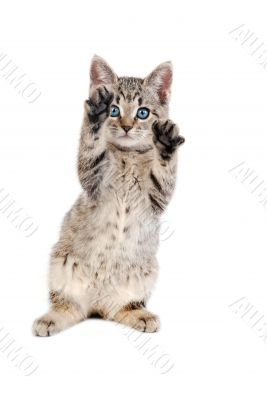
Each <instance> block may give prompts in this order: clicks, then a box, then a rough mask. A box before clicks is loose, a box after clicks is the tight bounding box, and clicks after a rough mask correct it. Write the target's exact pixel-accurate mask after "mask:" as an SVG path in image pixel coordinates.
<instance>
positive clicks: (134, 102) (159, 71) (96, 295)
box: [33, 56, 184, 336]
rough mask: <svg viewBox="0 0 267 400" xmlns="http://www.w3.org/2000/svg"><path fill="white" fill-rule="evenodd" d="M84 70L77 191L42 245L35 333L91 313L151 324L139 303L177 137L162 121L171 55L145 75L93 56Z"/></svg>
mask: <svg viewBox="0 0 267 400" xmlns="http://www.w3.org/2000/svg"><path fill="white" fill-rule="evenodd" d="M90 77H91V84H90V95H89V100H86V101H85V103H84V109H85V112H84V119H83V124H82V129H81V138H80V147H79V157H78V174H79V179H80V182H81V185H82V188H83V192H82V194H81V195H80V197H79V198H78V199H77V201H76V203H75V204H74V206H73V207H72V208H71V210H70V211H69V212H68V213H67V214H66V216H65V218H64V221H63V225H62V229H61V233H60V238H59V241H58V242H57V243H56V245H55V246H54V247H53V249H52V254H51V263H50V274H49V288H50V304H51V308H50V311H48V313H47V314H45V315H44V316H42V317H41V318H39V319H37V320H36V321H35V322H34V324H33V333H34V335H37V336H49V335H52V334H55V333H57V332H59V331H61V330H63V329H65V328H68V327H70V326H72V325H74V324H76V323H78V322H79V321H81V320H84V319H86V318H88V317H90V316H92V315H95V314H98V315H99V316H101V317H103V318H105V319H109V320H112V321H116V322H121V323H123V324H126V325H128V326H130V327H132V328H135V329H137V330H140V331H145V332H155V331H157V330H158V329H159V319H158V317H157V316H156V315H154V314H152V313H151V312H149V311H148V310H147V309H146V303H147V300H148V298H149V296H150V293H151V291H152V288H153V286H154V283H155V281H156V277H157V273H158V263H157V260H156V251H157V248H158V242H159V225H160V216H161V215H162V213H163V211H164V210H165V208H166V206H167V204H168V202H169V200H170V197H171V195H172V193H173V190H174V186H175V177H176V162H177V148H178V146H179V145H181V144H182V143H183V142H184V138H183V137H181V136H179V130H178V128H177V126H176V125H175V124H174V123H173V122H172V121H171V120H169V119H168V103H169V96H170V87H171V82H172V67H171V63H169V62H165V63H162V64H160V65H159V66H158V67H157V68H156V69H155V70H154V71H153V72H152V73H151V74H150V75H148V76H147V77H146V78H145V79H140V78H130V77H122V78H119V77H117V75H115V73H114V72H113V71H112V69H111V68H110V67H109V65H108V64H107V63H106V62H105V61H104V60H103V59H102V58H100V57H98V56H94V58H93V60H92V63H91V70H90Z"/></svg>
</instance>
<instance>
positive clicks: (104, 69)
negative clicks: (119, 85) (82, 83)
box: [90, 55, 118, 86]
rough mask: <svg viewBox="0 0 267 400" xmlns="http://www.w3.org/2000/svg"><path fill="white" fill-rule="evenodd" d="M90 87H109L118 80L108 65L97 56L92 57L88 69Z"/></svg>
mask: <svg viewBox="0 0 267 400" xmlns="http://www.w3.org/2000/svg"><path fill="white" fill-rule="evenodd" d="M90 78H91V85H93V86H94V85H96V86H97V85H111V84H113V83H115V82H116V81H117V79H118V77H117V75H116V74H115V73H114V72H113V71H112V69H111V68H110V66H109V65H108V63H107V62H106V61H105V60H104V59H103V58H101V57H99V56H96V55H95V56H94V57H93V59H92V62H91V68H90Z"/></svg>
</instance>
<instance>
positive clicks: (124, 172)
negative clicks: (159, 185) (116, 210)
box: [112, 153, 152, 202]
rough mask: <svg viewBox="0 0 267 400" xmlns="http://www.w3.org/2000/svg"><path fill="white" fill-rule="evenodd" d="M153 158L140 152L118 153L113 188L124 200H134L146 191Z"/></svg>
mask: <svg viewBox="0 0 267 400" xmlns="http://www.w3.org/2000/svg"><path fill="white" fill-rule="evenodd" d="M151 163H152V160H151V159H150V158H149V157H142V156H140V155H139V154H135V153H130V154H127V153H126V154H123V153H122V154H119V155H118V154H116V163H115V169H114V172H113V179H112V181H113V189H114V190H115V193H116V196H117V197H118V198H119V199H121V200H123V201H124V202H129V201H134V200H135V199H137V198H138V197H139V198H140V197H142V196H143V195H144V192H145V187H146V182H147V179H148V172H149V171H150V165H151Z"/></svg>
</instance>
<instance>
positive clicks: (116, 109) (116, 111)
mask: <svg viewBox="0 0 267 400" xmlns="http://www.w3.org/2000/svg"><path fill="white" fill-rule="evenodd" d="M119 115H120V109H119V107H117V106H111V109H110V116H111V117H118V116H119Z"/></svg>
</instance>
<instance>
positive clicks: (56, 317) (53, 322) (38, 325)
mask: <svg viewBox="0 0 267 400" xmlns="http://www.w3.org/2000/svg"><path fill="white" fill-rule="evenodd" d="M50 301H51V309H50V311H49V312H48V313H47V314H45V315H43V316H42V317H40V318H38V319H36V320H35V321H34V323H33V329H32V330H33V334H34V335H35V336H50V335H53V334H55V333H58V332H60V331H62V330H63V329H66V328H69V327H71V326H73V325H75V324H77V323H78V322H80V321H81V320H83V319H85V315H84V314H83V312H82V310H81V309H80V307H79V305H78V304H75V303H74V302H71V301H69V300H66V299H65V298H64V296H63V295H62V294H60V293H59V292H50Z"/></svg>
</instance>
